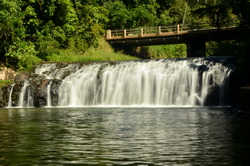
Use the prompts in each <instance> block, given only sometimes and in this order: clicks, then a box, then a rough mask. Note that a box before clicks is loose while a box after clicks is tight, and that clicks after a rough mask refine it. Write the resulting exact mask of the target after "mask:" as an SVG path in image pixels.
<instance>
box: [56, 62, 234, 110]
mask: <svg viewBox="0 0 250 166" xmlns="http://www.w3.org/2000/svg"><path fill="white" fill-rule="evenodd" d="M204 63H208V64H206V65H204ZM229 73H230V69H229V68H228V67H225V66H223V65H222V64H220V63H209V62H204V61H201V60H196V62H192V61H191V62H190V61H188V60H180V61H170V60H169V61H166V60H158V61H156V60H154V61H133V62H123V63H118V64H114V65H111V64H92V65H86V66H84V67H82V68H81V69H79V70H77V71H76V72H75V73H72V74H71V75H69V76H68V77H66V78H65V79H64V80H63V83H62V84H61V86H60V87H59V105H60V106H73V107H77V106H197V105H198V106H202V105H204V104H205V100H206V98H207V95H208V93H210V91H211V89H212V88H213V87H217V86H218V87H220V91H219V94H216V95H218V96H219V100H220V101H219V103H220V105H223V104H224V99H223V98H224V96H223V92H224V91H226V89H225V88H226V86H225V85H226V83H227V80H228V79H227V78H228V77H229Z"/></svg>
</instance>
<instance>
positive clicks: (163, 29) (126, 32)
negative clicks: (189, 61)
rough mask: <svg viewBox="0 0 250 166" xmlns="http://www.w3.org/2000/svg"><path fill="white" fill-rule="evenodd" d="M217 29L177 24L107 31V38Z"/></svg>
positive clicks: (202, 25)
mask: <svg viewBox="0 0 250 166" xmlns="http://www.w3.org/2000/svg"><path fill="white" fill-rule="evenodd" d="M236 26H237V25H236ZM231 27H232V26H231ZM233 27H234V26H233ZM216 28H217V27H215V26H211V24H207V23H205V24H202V23H197V24H185V25H180V24H177V25H172V26H158V27H140V28H133V29H123V30H107V34H106V38H107V39H119V38H133V37H147V36H159V35H166V34H167V33H169V34H179V33H185V32H187V31H196V30H205V29H216Z"/></svg>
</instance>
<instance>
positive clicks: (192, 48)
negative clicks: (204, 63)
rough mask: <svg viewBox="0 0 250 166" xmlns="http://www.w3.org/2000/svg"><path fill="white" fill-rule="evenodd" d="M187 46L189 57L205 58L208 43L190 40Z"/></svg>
mask: <svg viewBox="0 0 250 166" xmlns="http://www.w3.org/2000/svg"><path fill="white" fill-rule="evenodd" d="M186 45H187V57H205V56H206V42H205V41H203V40H190V41H188V42H187V43H186Z"/></svg>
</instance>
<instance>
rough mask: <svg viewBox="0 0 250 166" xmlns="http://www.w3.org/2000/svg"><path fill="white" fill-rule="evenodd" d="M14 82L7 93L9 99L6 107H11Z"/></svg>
mask: <svg viewBox="0 0 250 166" xmlns="http://www.w3.org/2000/svg"><path fill="white" fill-rule="evenodd" d="M14 86H15V84H12V85H11V89H10V94H9V101H8V106H7V107H8V108H10V107H12V97H11V96H12V92H13V88H14Z"/></svg>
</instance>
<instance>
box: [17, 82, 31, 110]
mask: <svg viewBox="0 0 250 166" xmlns="http://www.w3.org/2000/svg"><path fill="white" fill-rule="evenodd" d="M28 85H29V82H28V81H25V82H24V84H23V87H22V89H21V92H20V95H19V100H18V107H24V106H26V103H25V100H24V96H25V93H26V88H27V86H28ZM28 101H29V100H28Z"/></svg>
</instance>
